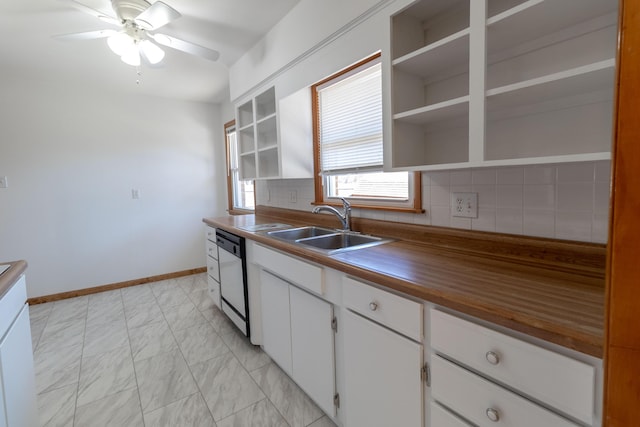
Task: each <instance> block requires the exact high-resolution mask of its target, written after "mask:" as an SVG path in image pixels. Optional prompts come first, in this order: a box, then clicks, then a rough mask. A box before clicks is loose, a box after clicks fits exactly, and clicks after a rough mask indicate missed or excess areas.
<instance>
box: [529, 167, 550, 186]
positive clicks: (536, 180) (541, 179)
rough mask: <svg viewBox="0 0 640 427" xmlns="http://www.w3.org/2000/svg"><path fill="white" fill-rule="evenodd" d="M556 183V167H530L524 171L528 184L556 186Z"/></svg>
mask: <svg viewBox="0 0 640 427" xmlns="http://www.w3.org/2000/svg"><path fill="white" fill-rule="evenodd" d="M555 182H556V168H555V166H546V165H545V166H528V167H526V168H525V169H524V183H525V185H526V184H554V183H555Z"/></svg>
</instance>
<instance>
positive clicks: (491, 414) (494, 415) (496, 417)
mask: <svg viewBox="0 0 640 427" xmlns="http://www.w3.org/2000/svg"><path fill="white" fill-rule="evenodd" d="M487 418H489V420H490V421H493V422H494V423H497V422H498V421H500V414H499V413H498V411H497V410H495V409H493V408H489V409H487Z"/></svg>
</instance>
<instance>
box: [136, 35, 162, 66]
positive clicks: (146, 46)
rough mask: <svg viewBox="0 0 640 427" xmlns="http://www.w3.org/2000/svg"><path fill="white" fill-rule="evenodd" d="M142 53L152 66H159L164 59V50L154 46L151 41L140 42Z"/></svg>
mask: <svg viewBox="0 0 640 427" xmlns="http://www.w3.org/2000/svg"><path fill="white" fill-rule="evenodd" d="M140 52H141V53H142V55H143V56H144V57H145V58H146V59H147V61H149V63H151V64H157V63H159V62H160V61H162V59H163V58H164V50H162V49H160V48H159V47H158V46H156V45H155V44H153V43H152V42H151V41H149V40H143V41H141V42H140Z"/></svg>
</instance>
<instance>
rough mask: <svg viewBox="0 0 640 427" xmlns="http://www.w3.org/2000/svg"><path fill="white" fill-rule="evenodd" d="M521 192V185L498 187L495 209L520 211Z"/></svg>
mask: <svg viewBox="0 0 640 427" xmlns="http://www.w3.org/2000/svg"><path fill="white" fill-rule="evenodd" d="M522 192H523V186H522V185H498V191H497V199H496V205H497V207H498V208H518V209H522Z"/></svg>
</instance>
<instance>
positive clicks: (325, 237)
mask: <svg viewBox="0 0 640 427" xmlns="http://www.w3.org/2000/svg"><path fill="white" fill-rule="evenodd" d="M266 234H267V236H269V237H273V238H276V239H279V240H284V241H287V242H290V243H295V244H298V245H303V246H305V247H307V248H310V249H315V250H318V251H320V252H323V253H325V254H327V255H332V254H336V253H341V252H345V251H352V250H355V249H362V248H368V247H371V246H376V245H381V244H383V243H387V242H390V241H391V240H389V239H384V238H382V237H376V236H369V235H366V234H360V233H356V232H353V231H340V230H332V229H329V228H322V227H315V226H308V227H298V228H290V229H287V230H277V231H269V232H268V233H266Z"/></svg>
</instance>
